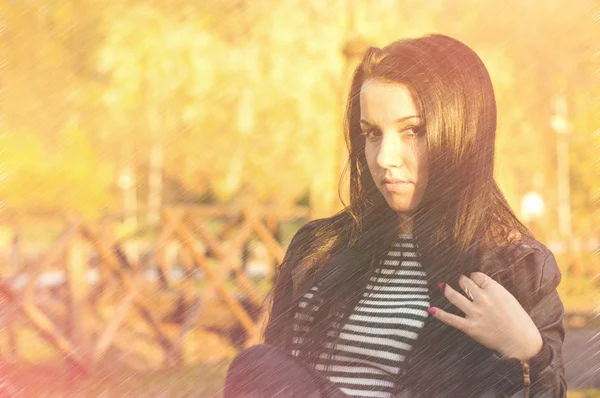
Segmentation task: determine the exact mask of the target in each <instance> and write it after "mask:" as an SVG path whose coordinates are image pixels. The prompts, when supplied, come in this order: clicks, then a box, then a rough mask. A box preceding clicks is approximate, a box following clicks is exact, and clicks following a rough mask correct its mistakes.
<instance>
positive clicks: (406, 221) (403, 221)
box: [398, 214, 413, 235]
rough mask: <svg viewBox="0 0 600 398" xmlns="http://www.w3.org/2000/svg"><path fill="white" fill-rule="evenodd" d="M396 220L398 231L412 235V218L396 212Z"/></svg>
mask: <svg viewBox="0 0 600 398" xmlns="http://www.w3.org/2000/svg"><path fill="white" fill-rule="evenodd" d="M398 221H399V222H400V233H401V234H407V235H412V233H413V218H412V216H410V215H407V214H398Z"/></svg>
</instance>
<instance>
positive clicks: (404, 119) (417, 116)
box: [360, 115, 421, 127]
mask: <svg viewBox="0 0 600 398" xmlns="http://www.w3.org/2000/svg"><path fill="white" fill-rule="evenodd" d="M413 118H415V119H420V118H421V116H419V115H412V116H404V117H401V118H400V119H397V120H396V123H402V122H404V121H406V120H408V119H413ZM360 124H366V125H367V126H369V127H376V126H375V125H374V124H371V123H369V122H367V121H366V120H364V119H361V120H360Z"/></svg>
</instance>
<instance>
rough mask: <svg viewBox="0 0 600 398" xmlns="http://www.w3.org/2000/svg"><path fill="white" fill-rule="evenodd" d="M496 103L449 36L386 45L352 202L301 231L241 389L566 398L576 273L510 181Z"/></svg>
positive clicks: (360, 110) (372, 71)
mask: <svg viewBox="0 0 600 398" xmlns="http://www.w3.org/2000/svg"><path fill="white" fill-rule="evenodd" d="M495 135H496V103H495V98H494V92H493V88H492V84H491V81H490V77H489V75H488V73H487V70H486V69H485V67H484V65H483V63H482V61H481V60H480V59H479V57H478V56H477V55H476V54H475V53H474V52H473V51H472V50H471V49H470V48H469V47H467V46H466V45H464V44H463V43H461V42H459V41H457V40H455V39H452V38H450V37H447V36H443V35H429V36H426V37H422V38H418V39H409V40H400V41H397V42H394V43H391V44H390V45H388V46H386V47H384V48H381V49H380V48H370V49H369V50H368V51H367V53H366V54H365V56H364V58H363V60H362V62H361V63H360V65H359V66H358V67H357V69H356V71H355V74H354V78H353V82H352V87H351V89H350V95H349V99H348V106H347V113H346V140H347V143H348V149H349V154H350V156H349V168H350V179H351V184H350V203H349V205H348V206H347V207H346V208H345V209H344V210H343V211H341V212H340V213H339V214H337V215H335V216H333V217H331V218H328V219H321V220H315V221H311V222H309V223H308V224H306V225H305V226H303V227H302V228H301V229H300V231H298V233H297V234H296V235H295V236H294V238H293V239H292V242H291V243H290V246H289V248H288V251H287V254H286V257H285V259H284V261H283V263H282V264H281V267H280V268H279V270H278V274H277V278H276V283H275V286H274V290H273V295H272V299H273V304H272V311H271V316H270V320H269V322H268V324H267V327H266V331H265V342H266V344H264V345H259V346H255V347H252V348H250V349H248V350H246V351H245V352H243V353H241V354H240V355H239V356H238V357H237V358H236V359H235V360H234V362H233V363H232V365H231V367H230V369H229V373H228V375H227V380H226V385H225V396H226V397H235V396H256V397H275V396H280V397H285V396H299V397H303V396H305V397H308V396H314V397H318V396H353V397H390V396H407V397H481V396H489V397H496V396H498V397H503V396H535V397H538V396H549V397H565V396H566V382H565V377H564V366H563V360H562V351H561V350H562V343H563V340H564V329H563V326H562V316H563V305H562V302H561V300H560V298H559V296H558V294H557V292H556V287H557V285H558V283H559V282H560V279H561V274H560V271H559V269H558V267H557V264H556V261H555V259H554V256H553V255H552V253H551V252H550V251H549V250H548V249H547V248H546V247H545V246H544V245H542V244H541V243H539V242H538V241H536V240H535V239H534V238H533V237H532V236H531V234H530V232H529V231H528V230H527V228H526V227H525V226H523V225H522V224H521V223H520V222H519V220H518V219H517V217H516V216H515V215H514V213H513V211H512V210H511V208H510V206H509V205H508V203H507V202H506V200H505V198H504V196H503V194H502V192H501V191H500V189H499V188H498V185H497V184H496V182H495V180H494V144H495Z"/></svg>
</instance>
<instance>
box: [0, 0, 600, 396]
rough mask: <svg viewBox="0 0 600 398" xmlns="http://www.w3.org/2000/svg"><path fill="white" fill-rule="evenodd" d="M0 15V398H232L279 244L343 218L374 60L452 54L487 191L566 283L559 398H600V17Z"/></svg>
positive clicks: (514, 5) (413, 9)
mask: <svg viewBox="0 0 600 398" xmlns="http://www.w3.org/2000/svg"><path fill="white" fill-rule="evenodd" d="M0 7H1V8H0V9H1V11H2V12H1V17H0V18H1V24H0V26H1V28H0V43H1V46H2V51H3V55H4V56H3V61H2V64H1V67H2V73H1V77H0V79H1V83H2V94H3V101H1V103H0V115H1V116H2V119H1V124H0V129H1V134H0V148H1V151H0V171H1V173H0V366H1V367H0V369H1V370H2V371H0V390H1V391H2V392H4V393H7V394H9V396H10V394H14V395H18V396H43V395H42V394H49V395H48V396H69V395H71V394H80V395H83V396H97V395H101V394H107V395H106V396H111V397H112V396H200V397H204V396H209V397H213V396H220V389H221V385H222V382H223V378H224V375H225V371H226V369H227V366H228V363H229V361H230V360H231V359H232V358H233V356H234V355H235V354H236V353H237V352H238V351H239V350H240V349H242V348H243V347H245V346H248V345H252V344H255V343H257V342H259V341H260V337H259V331H260V328H261V327H262V325H263V322H264V320H265V317H264V315H265V313H264V311H263V306H262V303H263V300H264V297H265V294H266V293H267V291H268V289H269V287H270V285H271V278H272V276H273V270H274V267H275V266H276V265H277V264H278V263H280V262H281V260H282V258H283V255H284V253H285V248H286V247H287V244H288V243H289V240H290V239H291V237H292V236H293V234H294V233H295V232H296V231H297V229H298V228H299V227H300V226H301V225H302V224H304V223H305V222H307V221H308V220H310V219H314V218H320V217H327V216H330V215H332V214H333V213H334V212H336V211H338V210H340V209H341V208H342V202H341V201H340V199H339V197H338V183H339V182H340V176H341V173H342V170H343V167H344V165H345V157H346V154H347V152H346V148H345V143H344V140H343V135H342V134H343V131H342V117H343V112H344V105H345V100H346V93H347V91H348V86H349V80H350V75H351V73H352V71H353V69H354V68H355V66H356V65H357V63H358V61H359V60H360V57H361V56H362V54H363V52H364V51H365V49H366V48H367V47H368V46H384V45H386V44H388V43H389V42H391V41H394V40H397V39H400V38H407V37H417V36H421V35H424V34H428V33H443V34H446V35H449V36H453V37H455V38H457V39H459V40H461V41H463V42H465V43H466V44H467V45H469V46H470V47H472V48H473V49H474V50H475V51H476V52H477V53H478V54H479V56H480V57H481V58H482V60H483V61H484V63H485V65H486V66H487V68H488V70H489V72H490V75H491V77H492V81H493V84H494V88H495V92H496V95H497V102H498V132H497V152H496V159H497V163H496V178H497V180H498V182H499V184H500V186H501V188H502V189H503V191H504V193H505V195H506V197H507V199H508V201H509V202H510V204H511V205H512V206H513V209H514V210H515V212H516V213H517V215H519V216H520V218H521V220H522V221H523V222H525V223H526V225H527V226H528V227H530V228H531V229H532V230H533V232H534V233H535V234H536V236H537V237H538V240H540V241H541V242H543V243H544V244H546V245H547V246H548V247H549V248H550V249H551V250H552V251H553V252H554V254H555V256H556V257H557V260H558V263H559V266H560V267H561V271H562V275H563V279H562V282H561V285H560V286H559V293H560V294H561V297H562V299H563V302H564V304H565V312H566V315H565V325H566V326H567V327H568V332H567V339H566V342H565V363H566V366H567V376H568V378H569V386H570V389H571V390H572V392H571V393H570V396H573V397H584V396H585V397H587V396H600V392H599V391H600V390H598V389H600V366H599V361H598V355H600V341H599V339H598V331H600V326H598V323H599V322H598V320H599V316H598V315H599V313H600V265H599V263H598V256H597V254H598V251H599V249H600V230H599V229H598V227H597V225H598V223H599V219H598V207H599V206H598V194H599V193H600V178H598V174H599V173H598V172H599V168H600V162H599V159H600V149H599V148H600V134H599V131H600V130H599V128H600V112H599V107H598V102H597V100H598V98H600V74H599V73H600V72H599V71H600V63H599V59H600V58H599V55H600V47H599V46H598V43H599V41H598V40H599V38H600V13H599V12H600V11H599V10H600V3H598V1H592V0H578V1H565V0H560V1H559V0H545V1H538V2H535V1H527V0H520V1H519V0H506V1H496V0H483V1H482V0H460V1H457V0H454V1H451V0H431V1H427V2H422V1H416V0H376V1H367V0H285V1H274V0H254V1H248V0H220V1H213V0H203V1H185V0H181V1H178V2H173V1H166V0H156V1H123V0H120V1H116V0H96V1H91V0H77V1H75V0H45V1H40V0H0ZM595 101H596V102H595ZM341 182H342V192H341V194H342V197H343V198H345V195H346V194H345V190H344V188H345V187H346V185H345V184H344V182H345V181H344V180H342V181H341ZM576 358H577V360H575V359H576ZM594 388H595V389H594ZM19 394H21V395H19ZM52 394H55V395H52ZM161 394H165V395H161Z"/></svg>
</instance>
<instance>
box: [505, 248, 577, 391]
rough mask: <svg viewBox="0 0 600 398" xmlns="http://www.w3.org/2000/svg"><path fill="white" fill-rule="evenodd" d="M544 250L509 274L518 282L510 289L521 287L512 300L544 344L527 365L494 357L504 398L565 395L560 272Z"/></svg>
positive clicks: (551, 257) (528, 257) (550, 256)
mask: <svg viewBox="0 0 600 398" xmlns="http://www.w3.org/2000/svg"><path fill="white" fill-rule="evenodd" d="M545 251H546V253H544V252H541V251H539V252H537V251H536V252H535V253H534V254H533V255H531V256H527V257H526V258H523V259H522V260H521V263H517V264H516V267H515V268H514V270H515V271H514V272H513V273H512V277H513V278H515V281H514V282H518V283H515V284H514V285H513V286H520V287H519V288H517V289H518V291H516V292H515V297H516V298H517V299H518V300H519V301H520V302H521V304H522V306H523V308H524V309H525V310H526V311H527V312H528V314H529V316H530V317H531V319H532V320H533V322H534V323H535V325H536V326H537V327H538V330H539V331H540V334H541V336H542V341H543V345H542V349H541V351H540V352H539V353H538V354H537V355H536V356H534V357H532V358H530V359H529V361H527V362H526V363H521V361H519V360H517V359H502V358H500V357H499V356H496V360H497V366H496V369H497V372H498V373H499V374H500V376H501V384H500V386H499V387H500V390H501V391H502V392H503V394H504V396H506V397H515V398H516V397H566V396H567V383H566V379H565V370H564V364H563V357H562V344H563V341H564V337H565V330H564V326H563V323H562V319H563V314H564V306H563V304H562V301H561V300H560V297H559V295H558V293H557V291H556V287H557V286H558V284H559V283H560V280H561V273H560V270H559V268H558V265H557V263H556V259H555V257H554V255H553V254H552V252H550V251H549V250H548V249H546V250H545ZM525 278H526V279H525ZM532 292H534V293H533V294H532Z"/></svg>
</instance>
